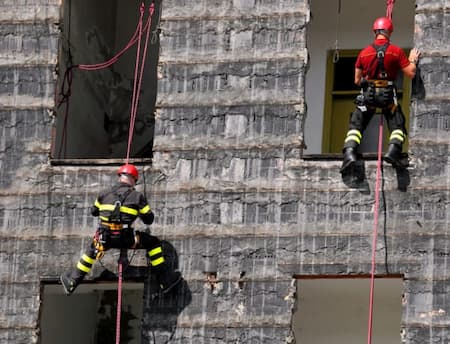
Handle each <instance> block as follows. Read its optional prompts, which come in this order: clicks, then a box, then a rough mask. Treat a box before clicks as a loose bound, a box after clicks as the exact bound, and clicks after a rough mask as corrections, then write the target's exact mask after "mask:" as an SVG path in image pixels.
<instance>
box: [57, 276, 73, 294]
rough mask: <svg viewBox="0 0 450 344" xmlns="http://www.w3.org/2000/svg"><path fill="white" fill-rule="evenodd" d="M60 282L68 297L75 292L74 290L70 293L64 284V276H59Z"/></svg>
mask: <svg viewBox="0 0 450 344" xmlns="http://www.w3.org/2000/svg"><path fill="white" fill-rule="evenodd" d="M59 281H60V282H61V284H62V286H63V289H64V292H65V293H66V295H67V296H70V295H72V293H73V290H72V291H69V289H67V287H66V285H65V284H64V281H63V276H62V275H61V276H59Z"/></svg>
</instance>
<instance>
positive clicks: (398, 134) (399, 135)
mask: <svg viewBox="0 0 450 344" xmlns="http://www.w3.org/2000/svg"><path fill="white" fill-rule="evenodd" d="M392 140H399V141H400V142H402V143H403V142H404V141H405V134H404V133H403V131H402V130H400V129H396V130H394V131H393V132H392V133H391V136H390V137H389V141H392Z"/></svg>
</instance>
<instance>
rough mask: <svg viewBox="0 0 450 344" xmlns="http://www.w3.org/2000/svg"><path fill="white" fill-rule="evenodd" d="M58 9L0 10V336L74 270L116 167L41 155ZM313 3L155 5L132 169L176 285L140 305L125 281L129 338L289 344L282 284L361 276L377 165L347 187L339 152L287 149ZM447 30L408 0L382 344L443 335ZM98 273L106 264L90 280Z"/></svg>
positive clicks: (19, 333) (289, 317) (446, 331)
mask: <svg viewBox="0 0 450 344" xmlns="http://www.w3.org/2000/svg"><path fill="white" fill-rule="evenodd" d="M74 1H77V0H74ZM67 2H68V1H66V2H64V1H63V2H61V1H60V0H34V1H26V0H18V1H17V0H14V1H13V0H4V1H2V2H1V3H0V8H1V11H0V30H1V31H0V76H1V77H0V86H1V87H0V99H1V102H0V108H1V110H0V121H1V123H2V127H1V128H2V135H1V139H0V157H1V159H0V166H1V169H0V183H1V190H0V204H1V206H0V220H1V221H0V235H1V241H0V262H1V263H2V264H1V267H0V285H1V287H0V296H1V298H0V304H1V309H2V310H3V311H2V313H1V315H0V343H15V344H21V343H24V344H25V343H27V344H29V343H39V342H40V341H41V339H42V338H41V328H42V324H41V318H40V315H41V313H42V307H44V306H45V299H44V298H43V293H42V290H43V288H44V286H45V284H46V283H57V280H58V276H59V274H60V273H61V272H63V271H64V270H66V269H68V268H69V267H72V266H73V265H74V264H75V263H76V261H77V260H78V258H79V254H80V253H81V252H82V250H83V249H84V247H85V245H87V243H88V242H89V240H90V238H91V237H92V235H93V232H94V230H95V227H96V220H95V219H94V218H92V217H91V215H90V211H89V207H90V206H91V204H92V202H93V201H94V199H95V197H96V195H97V193H98V192H99V191H100V190H101V189H103V188H105V187H107V186H109V185H110V184H112V183H113V182H114V179H115V172H116V169H117V166H118V165H119V164H120V163H121V162H122V161H123V160H120V159H116V158H115V159H101V158H100V157H98V156H95V157H93V158H92V157H90V159H89V160H87V159H70V160H69V159H67V160H65V159H62V158H61V157H58V158H56V157H55V155H54V154H52V145H53V144H54V140H55V137H57V135H58V133H55V131H56V130H57V129H58V126H57V121H58V119H57V116H60V113H61V112H58V110H57V109H56V105H57V96H55V94H57V92H58V88H59V83H60V82H61V78H62V74H63V73H62V70H60V69H58V67H60V66H61V65H62V63H63V62H62V61H61V55H60V46H61V45H62V44H63V42H62V38H61V37H62V35H61V32H63V31H64V30H67V23H66V26H65V28H64V24H65V23H64V18H65V17H64V13H63V7H64V4H67ZM69 2H70V1H69ZM380 2H381V3H383V4H382V5H381V7H384V1H380ZM313 3H314V0H311V1H307V0H221V1H218V0H217V1H215V0H200V1H188V0H164V1H162V2H157V4H158V6H157V9H158V13H159V15H160V19H159V20H158V22H157V23H155V24H154V25H157V28H158V29H159V31H158V32H159V43H158V49H159V51H158V61H157V68H158V69H157V71H156V75H157V76H158V78H159V79H158V83H157V92H156V104H155V116H154V133H153V138H152V139H151V140H149V142H150V141H151V144H152V149H151V151H152V153H151V155H152V156H150V155H148V156H144V157H142V156H140V157H139V158H140V159H136V160H133V161H134V162H135V163H136V164H137V165H138V166H139V169H140V172H141V175H142V179H141V180H142V183H141V185H140V186H139V188H140V189H141V190H144V191H145V192H146V194H147V196H148V199H149V202H150V204H151V206H152V208H153V210H154V211H155V214H156V221H155V223H154V224H153V225H152V226H151V231H152V233H153V234H155V235H158V236H159V237H161V238H162V239H164V240H165V241H166V242H167V248H168V252H170V255H171V257H172V258H173V259H172V261H174V264H175V265H177V267H178V268H179V269H180V271H181V272H182V274H183V279H184V281H183V283H182V285H181V286H180V288H179V289H178V290H176V292H175V293H174V294H172V295H169V296H167V297H156V298H153V296H152V290H153V289H152V288H153V286H152V280H151V276H150V277H147V274H146V273H144V272H142V271H141V270H139V271H138V272H137V275H138V279H139V280H140V281H142V282H143V283H144V292H143V294H144V300H143V310H142V323H141V342H142V343H160V342H161V343H162V342H170V343H271V344H272V343H295V342H298V343H300V342H301V341H300V340H299V338H298V336H297V338H296V334H295V333H294V332H295V331H294V329H293V314H294V311H295V310H296V311H297V312H301V311H302V309H301V307H299V304H298V301H299V299H300V298H301V289H298V290H297V289H296V279H297V278H319V277H323V278H326V277H339V278H352V277H355V276H365V277H367V276H368V275H369V274H370V271H371V255H370V252H371V248H372V229H373V221H374V216H375V214H374V204H375V199H374V195H375V192H374V187H375V182H374V181H375V179H376V161H374V160H373V159H372V160H371V159H368V160H366V161H364V167H365V177H366V179H365V180H366V182H367V183H366V184H364V188H361V187H360V188H354V187H349V185H346V184H345V183H344V182H343V181H342V179H341V176H340V174H339V167H340V163H341V162H340V156H334V157H333V156H327V157H322V158H321V157H305V156H304V152H303V150H304V145H305V142H304V140H303V138H304V136H305V125H304V124H305V121H306V116H312V115H313V114H310V113H308V111H307V104H308V99H307V98H306V96H305V94H306V91H305V79H306V76H307V73H308V67H309V64H310V61H309V59H308V54H309V52H308V39H307V35H308V30H309V27H310V24H311V21H312V20H313V18H314V17H313V16H311V7H312V6H313ZM136 4H137V5H138V4H139V2H136ZM86 6H89V1H88V2H86ZM400 6H401V5H400ZM87 12H89V11H88V10H87ZM66 14H67V13H66ZM80 15H81V16H82V15H83V14H80ZM115 15H117V13H116V14H115ZM313 15H314V13H313ZM316 15H319V14H316ZM397 15H398V16H401V14H400V13H398V14H396V12H395V10H394V19H395V16H397ZM330 20H331V19H330ZM449 21H450V4H449V2H448V0H415V8H414V36H413V44H414V46H416V47H418V48H419V49H420V50H421V51H422V58H421V61H420V68H421V72H420V75H421V78H422V80H423V84H424V89H425V95H424V96H422V97H413V99H412V102H411V106H410V125H409V148H408V155H409V159H410V164H409V166H408V168H406V169H403V170H401V171H398V170H397V171H396V170H394V169H392V168H391V167H385V168H384V171H383V176H382V178H383V183H382V188H383V189H382V196H383V197H382V199H381V204H382V206H381V208H380V213H379V216H380V226H379V236H378V238H377V239H378V240H377V243H376V245H377V250H376V251H377V261H376V274H377V275H378V276H384V277H389V276H395V277H397V278H401V280H402V285H403V291H402V294H403V296H402V300H401V303H400V304H399V307H401V321H400V325H399V328H398V332H399V337H398V342H399V343H407V344H423V343H446V342H448V340H449V338H450V303H449V302H448V300H447V293H448V291H449V289H450V267H449V264H448V259H449V256H450V248H449V247H450V245H449V241H448V239H449V229H450V226H449V223H450V213H449V202H450V197H449V196H450V190H449V186H450V177H449V176H450V174H449V172H450V171H449V168H450V160H449V148H450V136H449V131H450V94H449V89H450V87H449V86H450V74H449V67H450V58H449V54H450V49H449V43H448V42H449V41H450V28H449V25H450V24H449ZM86 37H87V36H86ZM86 39H88V38H86ZM355 48H361V47H360V46H359V47H355ZM324 49H326V47H324ZM105 56H106V55H105ZM155 66H156V64H155ZM105 83H106V81H105ZM320 96H322V95H320ZM80 116H83V115H82V114H81V113H80ZM99 116H103V114H99ZM102 118H103V117H102ZM84 127H85V130H84V131H86V132H91V131H95V130H92V128H91V127H89V126H86V125H85V126H84ZM94 128H95V126H94ZM69 131H70V127H69ZM77 140H79V141H80V144H81V141H82V140H89V138H82V137H81V136H80V137H75V139H74V140H73V141H71V142H69V143H70V144H71V145H77ZM93 142H96V141H95V140H93ZM142 142H145V140H143V141H142ZM93 146H94V145H93ZM54 152H55V151H54V150H53V153H54ZM102 154H105V155H106V153H102ZM108 158H110V156H108ZM146 158H148V159H146ZM150 158H151V160H150ZM170 248H171V249H170ZM135 264H136V265H139V266H141V267H142V266H145V262H143V261H142V259H141V260H139V259H136V260H135ZM114 266H115V256H114V255H113V254H111V255H109V256H107V257H106V258H105V259H104V262H103V265H102V266H99V267H97V269H96V271H95V273H94V274H93V275H92V276H90V278H89V279H90V280H101V277H98V276H99V275H101V273H100V272H101V270H102V269H103V268H104V267H107V268H110V270H114V268H115V267H114ZM144 270H145V269H144ZM208 278H209V281H208ZM67 312H68V313H70V310H68V311H67ZM336 314H337V316H338V315H339V312H337V313H336ZM64 316H65V315H64V314H58V315H57V317H64ZM318 321H320V319H318ZM362 340H364V339H362ZM62 342H64V341H62ZM360 342H361V341H360Z"/></svg>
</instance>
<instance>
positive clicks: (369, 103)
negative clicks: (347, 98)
mask: <svg viewBox="0 0 450 344" xmlns="http://www.w3.org/2000/svg"><path fill="white" fill-rule="evenodd" d="M393 31H394V26H393V24H392V21H391V20H390V19H389V18H385V17H381V18H378V19H376V20H375V22H374V23H373V32H374V34H375V40H374V42H373V43H372V44H371V45H369V46H368V47H366V48H365V49H363V50H361V51H360V53H359V55H358V58H357V60H356V65H355V84H357V85H358V86H361V93H360V94H359V95H358V96H357V97H356V100H355V103H356V109H355V111H354V112H353V113H352V115H351V118H350V125H349V130H348V132H347V136H346V138H345V142H344V149H343V153H344V160H343V162H342V167H341V170H340V171H341V173H345V171H347V170H348V169H349V168H350V167H352V165H353V164H354V163H355V162H356V161H357V149H358V146H359V144H360V143H361V140H362V136H363V133H364V130H365V129H366V128H367V125H368V124H369V122H370V120H371V119H372V117H373V115H374V113H375V111H376V109H377V108H380V109H381V111H382V113H383V115H384V117H385V119H386V121H387V124H388V127H389V131H390V137H389V147H388V150H387V152H386V154H385V155H384V157H383V159H384V160H385V161H387V162H389V163H391V164H392V165H393V166H394V167H396V166H398V165H399V162H400V161H399V160H400V158H401V155H402V154H401V153H402V146H403V143H404V141H405V139H406V134H407V132H406V128H405V116H404V115H403V112H402V109H401V107H400V104H398V103H397V97H396V88H395V85H394V82H395V80H396V79H397V75H398V73H399V72H400V70H401V71H402V72H403V73H404V75H406V76H407V77H409V78H410V79H412V78H414V76H415V73H416V64H417V61H418V59H419V56H420V52H419V50H417V49H416V48H413V49H412V50H411V51H410V53H409V58H407V57H406V54H405V52H404V51H403V49H401V48H400V47H398V46H396V45H394V44H391V43H390V37H391V34H392V32H393Z"/></svg>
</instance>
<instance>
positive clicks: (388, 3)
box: [386, 0, 395, 20]
mask: <svg viewBox="0 0 450 344" xmlns="http://www.w3.org/2000/svg"><path fill="white" fill-rule="evenodd" d="M394 2H395V0H386V17H387V18H389V19H391V20H392V11H393V10H394Z"/></svg>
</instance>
